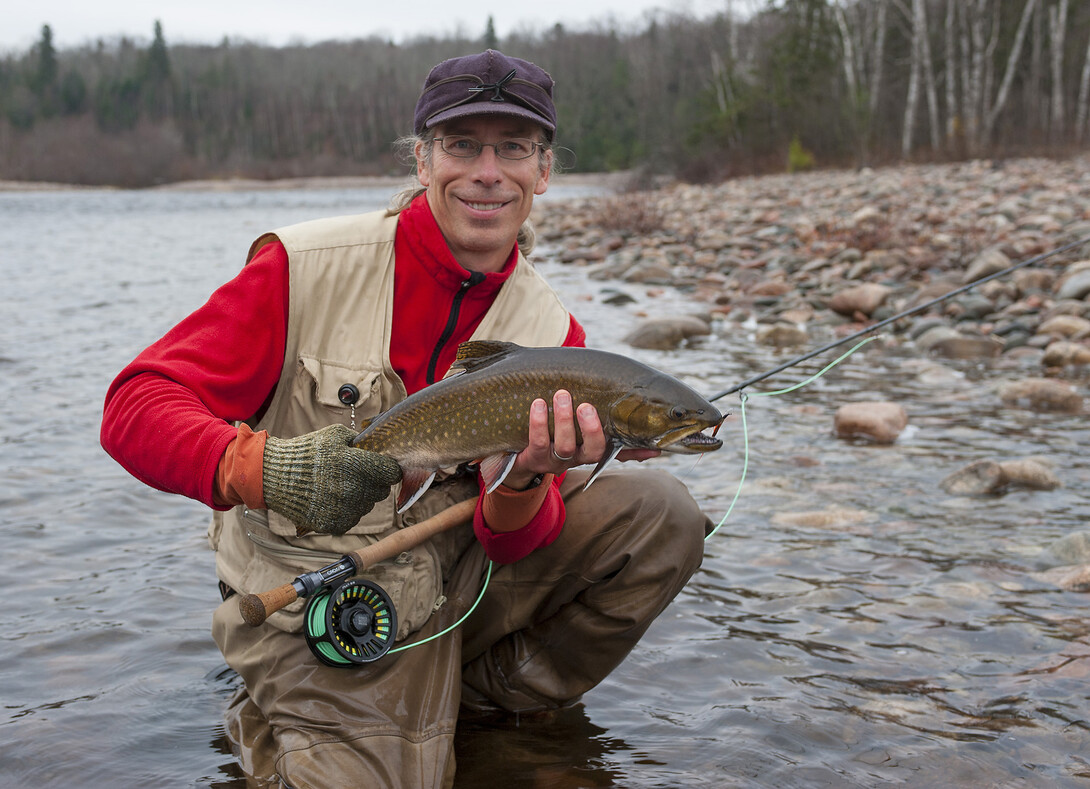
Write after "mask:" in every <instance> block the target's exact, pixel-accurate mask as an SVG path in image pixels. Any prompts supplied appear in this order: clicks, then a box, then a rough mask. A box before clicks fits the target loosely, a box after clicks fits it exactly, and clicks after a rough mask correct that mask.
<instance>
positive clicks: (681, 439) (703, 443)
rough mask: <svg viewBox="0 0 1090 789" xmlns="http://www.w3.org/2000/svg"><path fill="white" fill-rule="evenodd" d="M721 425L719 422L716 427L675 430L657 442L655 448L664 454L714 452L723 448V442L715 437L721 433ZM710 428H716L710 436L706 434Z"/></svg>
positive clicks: (679, 428) (700, 426)
mask: <svg viewBox="0 0 1090 789" xmlns="http://www.w3.org/2000/svg"><path fill="white" fill-rule="evenodd" d="M721 424H722V423H721V422H719V423H716V424H714V425H708V424H699V425H683V426H682V427H677V428H674V429H673V430H671V431H669V432H668V433H665V434H664V435H663V436H662V437H661V438H660V439H659V440H658V441H656V442H655V448H656V449H661V450H663V451H664V452H681V453H685V454H695V453H697V452H713V451H715V450H716V449H719V448H720V447H721V446H723V442H722V440H720V439H718V438H716V437H715V433H718V432H719V426H720V425H721ZM708 428H714V431H713V432H712V435H710V436H709V435H708V434H707V433H705V432H704V431H705V430H706V429H708Z"/></svg>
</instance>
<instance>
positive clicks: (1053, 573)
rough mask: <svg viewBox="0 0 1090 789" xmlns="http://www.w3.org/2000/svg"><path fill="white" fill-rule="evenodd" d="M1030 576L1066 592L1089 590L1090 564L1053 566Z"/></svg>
mask: <svg viewBox="0 0 1090 789" xmlns="http://www.w3.org/2000/svg"><path fill="white" fill-rule="evenodd" d="M1030 576H1031V577H1033V578H1035V579H1036V580H1038V581H1040V582H1041V583H1046V584H1052V585H1053V586H1058V587H1059V588H1060V589H1063V590H1065V591H1067V592H1090V564H1081V565H1070V566H1066V567H1053V568H1052V569H1050V570H1044V571H1042V572H1039V573H1030Z"/></svg>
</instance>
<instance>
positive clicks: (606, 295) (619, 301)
mask: <svg viewBox="0 0 1090 789" xmlns="http://www.w3.org/2000/svg"><path fill="white" fill-rule="evenodd" d="M635 302H636V299H635V297H633V296H629V295H628V294H627V293H625V292H624V291H621V290H614V289H613V288H607V289H605V290H603V291H602V303H603V304H609V305H610V306H612V307H623V306H624V305H626V304H634V303H635Z"/></svg>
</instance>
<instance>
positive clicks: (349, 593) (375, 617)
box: [303, 580, 397, 668]
mask: <svg viewBox="0 0 1090 789" xmlns="http://www.w3.org/2000/svg"><path fill="white" fill-rule="evenodd" d="M303 632H304V633H305V635H306V639H307V646H309V647H310V651H311V652H313V653H314V655H315V657H317V658H318V659H319V660H320V661H322V662H323V663H325V664H326V665H327V666H334V667H338V668H349V667H351V666H358V665H362V664H364V663H370V662H372V661H374V660H378V659H379V658H380V657H382V656H383V655H385V654H386V653H387V652H388V651H389V649H390V647H391V646H393V643H394V636H395V635H397V613H396V612H395V611H394V604H393V601H391V600H390V596H389V595H388V594H386V590H384V589H383V588H382V587H381V586H379V585H378V584H374V583H372V582H370V581H365V580H350V581H345V582H344V583H343V584H341V585H340V586H338V587H336V588H334V587H328V586H327V587H325V588H323V589H321V590H320V591H319V592H318V593H317V594H315V595H314V596H313V597H311V598H310V603H309V604H308V605H307V610H306V615H305V617H304V620H303Z"/></svg>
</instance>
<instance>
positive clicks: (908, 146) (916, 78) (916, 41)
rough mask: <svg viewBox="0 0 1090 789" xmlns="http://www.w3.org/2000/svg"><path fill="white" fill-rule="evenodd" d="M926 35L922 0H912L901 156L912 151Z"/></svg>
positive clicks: (904, 156)
mask: <svg viewBox="0 0 1090 789" xmlns="http://www.w3.org/2000/svg"><path fill="white" fill-rule="evenodd" d="M924 35H926V30H925V29H924V23H923V0H912V55H911V58H912V59H911V61H910V62H909V67H908V69H909V70H908V96H907V97H905V118H904V126H902V127H901V156H902V157H903V158H908V155H909V154H910V153H912V132H913V130H914V128H915V126H916V105H917V104H918V103H919V96H920V58H921V57H922V53H923V43H922V42H921V40H920V39H921V38H923V36H924Z"/></svg>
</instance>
